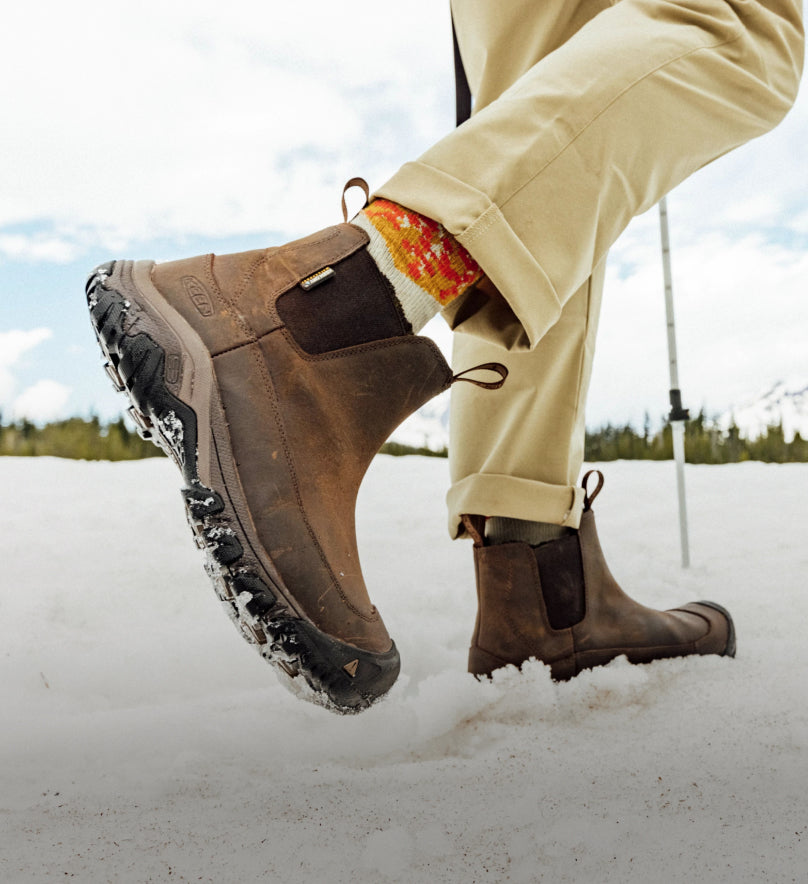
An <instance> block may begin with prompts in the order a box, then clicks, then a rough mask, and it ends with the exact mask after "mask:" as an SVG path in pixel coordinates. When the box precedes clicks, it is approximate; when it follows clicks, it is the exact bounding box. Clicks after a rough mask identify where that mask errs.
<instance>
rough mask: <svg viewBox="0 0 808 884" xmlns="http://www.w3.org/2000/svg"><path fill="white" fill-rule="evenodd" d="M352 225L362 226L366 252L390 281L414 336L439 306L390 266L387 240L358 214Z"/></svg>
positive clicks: (393, 266) (390, 260) (438, 309)
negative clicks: (368, 239)
mask: <svg viewBox="0 0 808 884" xmlns="http://www.w3.org/2000/svg"><path fill="white" fill-rule="evenodd" d="M351 224H355V225H356V226H357V227H361V228H362V230H364V231H365V233H367V235H368V236H369V237H370V243H369V244H368V252H369V253H370V257H371V258H373V260H374V261H375V263H376V266H377V267H378V268H379V270H381V272H382V273H383V274H384V275H385V276H386V277H387V278H388V279H389V280H390V283H391V284H392V286H393V289H394V290H395V293H396V297H397V298H398V300H399V303H400V304H401V309H402V310H403V311H404V315H405V316H406V317H407V321H408V322H409V323H410V325H411V326H412V330H413V332H414V333H415V334H417V333H418V332H419V331H420V330H421V329H422V328H423V327H424V326H425V325H426V324H427V322H429V320H430V319H432V317H433V316H435V315H436V314H437V313H439V312H440V304H439V303H438V302H437V301H436V300H435V299H434V298H433V297H432V295H430V294H429V293H428V292H425V291H424V290H423V289H422V288H421V287H420V286H419V285H418V284H417V283H415V282H413V280H411V279H410V278H409V277H408V276H405V275H404V274H403V273H401V271H400V270H398V268H397V267H396V265H395V264H394V263H393V256H392V255H391V254H390V250H389V249H388V248H387V241H386V240H385V238H384V237H383V236H382V235H381V234H380V233H379V231H378V230H377V229H376V228H375V227H374V225H373V222H372V221H369V220H368V219H367V218H366V217H365V216H364V215H363V214H362V213H361V212H360V213H359V214H358V215H357V216H356V218H354V219H352V221H351Z"/></svg>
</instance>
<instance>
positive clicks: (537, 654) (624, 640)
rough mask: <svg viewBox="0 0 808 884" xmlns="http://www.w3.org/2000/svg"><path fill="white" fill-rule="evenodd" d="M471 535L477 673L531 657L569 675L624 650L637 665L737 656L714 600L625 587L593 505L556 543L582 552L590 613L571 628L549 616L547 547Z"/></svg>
mask: <svg viewBox="0 0 808 884" xmlns="http://www.w3.org/2000/svg"><path fill="white" fill-rule="evenodd" d="M467 526H468V522H467ZM469 533H472V532H469ZM472 537H474V539H475V547H474V558H475V567H476V574H477V596H478V603H479V604H478V613H477V623H476V626H475V630H474V635H473V637H472V642H471V649H470V651H469V671H470V672H472V673H473V674H475V675H478V676H483V675H490V674H491V673H492V672H493V671H494V670H495V669H498V668H500V667H502V666H507V665H511V664H512V665H515V666H517V667H518V666H521V665H522V663H524V662H525V661H526V660H528V659H530V658H535V659H537V660H540V661H541V662H543V663H545V664H547V665H548V666H549V667H550V671H551V674H552V677H553V678H554V679H557V680H564V679H568V678H571V677H573V676H575V675H577V674H578V673H579V672H581V671H582V670H584V669H589V668H591V667H593V666H600V665H603V664H605V663H608V662H609V661H610V660H613V659H614V658H615V657H619V656H622V655H625V656H626V657H627V658H628V659H629V660H630V661H631V662H632V663H648V662H651V661H652V660H658V659H662V658H665V657H683V656H687V655H690V654H718V655H734V651H735V648H734V631H733V628H732V622H731V620H730V619H729V618H728V615H726V616H725V614H724V613H723V612H722V610H718V609H716V608H713V607H710V604H711V603H710V604H707V603H696V602H694V603H691V604H687V605H684V606H682V607H680V608H675V609H673V610H670V611H657V610H654V609H652V608H647V607H645V606H644V605H641V604H639V603H638V602H636V601H634V600H633V599H632V598H630V597H629V596H628V595H626V594H625V593H624V592H623V590H622V589H621V588H620V586H619V585H618V583H617V581H616V580H615V579H614V577H613V576H612V574H611V572H610V571H609V567H608V565H607V564H606V560H605V558H604V555H603V551H602V549H601V546H600V541H599V539H598V534H597V529H596V527H595V514H594V513H593V512H592V510H591V509H589V508H588V509H586V511H585V512H584V513H583V516H582V520H581V526H580V530H579V531H578V533H577V535H576V536H575V537H574V538H566V539H564V540H563V541H555V542H554V543H563V544H564V547H565V554H566V555H569V556H577V555H580V559H581V563H582V565H583V568H582V573H583V585H582V586H581V587H580V593H581V594H582V596H583V602H584V615H583V617H582V618H581V619H580V620H578V622H576V623H574V624H573V625H571V626H568V627H567V628H564V629H553V628H552V626H551V625H550V620H549V618H548V615H547V605H546V603H545V595H546V594H547V593H548V592H551V591H552V590H551V588H550V587H549V586H545V587H542V581H541V577H540V562H541V552H542V547H539V548H538V549H535V550H534V549H533V548H532V547H531V546H529V545H528V544H526V543H503V544H499V545H495V546H485V545H484V541H483V539H482V535H481V532H479V531H477V532H474V533H472ZM569 540H576V541H577V542H574V543H570V542H568V541H569ZM549 545H550V544H548V546H549ZM571 570H572V569H571ZM541 573H544V574H545V581H546V583H548V584H549V583H550V582H551V578H552V575H551V574H548V573H547V571H546V570H545V569H544V568H542V569H541Z"/></svg>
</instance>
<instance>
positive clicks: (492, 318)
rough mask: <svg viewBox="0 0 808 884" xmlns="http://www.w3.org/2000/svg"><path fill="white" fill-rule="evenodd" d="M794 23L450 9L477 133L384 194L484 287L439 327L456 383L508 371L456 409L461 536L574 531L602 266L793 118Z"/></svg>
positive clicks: (662, 10)
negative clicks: (650, 212) (533, 524)
mask: <svg viewBox="0 0 808 884" xmlns="http://www.w3.org/2000/svg"><path fill="white" fill-rule="evenodd" d="M801 6H802V4H801V2H800V0H760V2H758V0H619V2H617V3H615V4H614V5H610V4H609V3H608V2H604V0H577V2H576V0H452V9H453V13H454V17H455V24H456V27H457V33H458V40H459V43H460V47H461V53H462V55H463V60H464V64H465V66H466V71H467V74H468V77H469V82H470V84H471V89H472V92H473V94H474V95H475V114H474V116H473V117H472V119H471V120H469V122H467V123H466V124H465V125H463V126H461V127H460V128H459V129H457V130H455V131H454V132H452V133H450V134H449V135H448V136H447V137H445V138H444V139H442V140H441V141H440V142H438V143H437V144H436V145H435V146H434V147H432V148H431V149H430V150H428V151H427V152H426V153H425V154H424V155H423V156H422V157H421V158H420V159H419V160H418V161H416V162H412V163H407V164H406V165H404V166H403V167H402V168H401V169H400V170H399V171H398V172H397V173H396V174H395V175H394V176H393V178H392V179H391V180H390V181H388V182H387V183H386V184H385V185H384V186H383V187H382V188H380V189H379V191H378V193H377V195H378V196H383V197H385V198H387V199H390V200H393V201H395V202H398V203H401V204H403V205H405V206H407V207H408V208H411V209H414V210H415V211H417V212H421V213H422V214H424V215H427V216H429V217H431V218H434V219H436V220H438V221H440V222H441V223H442V224H443V225H444V226H445V227H446V228H447V229H448V230H449V231H450V232H451V233H452V234H454V235H455V236H456V237H457V238H458V239H459V240H460V242H461V243H462V244H463V245H464V246H465V247H466V248H467V249H468V250H469V252H470V253H471V254H472V255H473V256H474V258H475V259H476V260H477V261H478V262H479V264H480V265H481V267H482V268H483V270H484V271H485V274H486V276H487V278H488V280H489V281H490V283H491V289H492V292H489V295H484V294H483V293H482V292H481V291H479V290H471V291H470V292H468V293H467V294H466V295H464V296H462V297H461V298H459V299H458V300H457V301H455V302H454V303H453V304H451V305H450V306H449V307H448V308H447V309H446V310H445V311H444V313H445V316H446V318H447V320H448V321H449V323H450V325H451V326H452V327H453V328H455V329H456V330H457V331H458V332H468V334H459V335H456V336H455V364H456V365H457V366H459V367H463V368H466V367H468V366H470V365H474V364H477V363H481V362H488V361H492V360H496V361H501V362H505V363H506V364H507V365H508V367H509V369H510V370H511V374H510V377H509V378H508V381H507V382H506V384H505V386H504V387H503V389H502V390H500V391H499V392H497V393H491V392H486V391H480V390H477V389H475V388H473V387H471V386H470V385H467V384H462V385H457V387H456V388H455V391H454V393H453V401H452V426H451V446H450V462H451V473H452V487H451V489H450V491H449V495H448V505H449V527H450V531H451V533H452V535H453V536H458V535H459V534H460V533H461V531H462V528H461V525H460V515H461V514H462V513H477V514H482V515H488V516H490V515H500V516H511V517H515V518H521V519H531V520H538V521H545V522H554V523H557V524H564V525H568V526H571V527H577V526H578V522H579V518H580V512H581V506H582V499H581V498H582V495H581V493H580V491H579V490H576V488H575V482H576V480H577V476H578V472H579V470H580V467H581V463H582V459H583V437H584V404H585V399H586V391H587V387H588V383H589V376H590V371H591V365H592V355H593V351H594V344H595V335H596V330H597V321H598V314H599V307H600V300H601V292H602V287H603V265H604V261H605V258H606V254H607V251H608V249H609V247H610V246H611V245H612V243H613V242H614V241H615V240H616V239H617V237H618V236H619V234H620V233H621V232H622V230H623V229H624V228H625V227H626V225H627V224H628V222H629V221H630V220H631V218H632V217H634V216H635V215H637V214H638V213H640V212H643V211H645V210H646V209H648V208H650V207H651V206H653V205H654V203H656V202H657V201H658V200H659V199H660V198H661V197H662V196H663V195H664V194H665V193H667V192H668V191H669V190H670V189H671V188H672V187H674V186H675V185H676V184H678V183H679V182H681V181H682V180H683V179H685V178H686V177H687V176H688V175H690V174H691V173H692V172H694V171H695V170H697V169H699V168H700V167H701V166H703V165H705V164H706V163H709V162H710V161H711V160H714V159H715V158H716V157H719V156H720V155H721V154H723V153H726V152H727V151H728V150H730V149H732V148H733V147H736V146H738V145H740V144H743V143H744V142H746V141H748V140H749V139H750V138H753V137H755V136H757V135H761V134H763V133H764V132H766V131H768V130H769V129H771V128H772V127H773V126H774V125H775V124H776V123H777V122H779V120H780V119H782V117H783V116H784V115H785V113H786V112H787V110H788V109H789V108H790V106H791V104H792V103H793V101H794V98H795V96H796V93H797V86H798V83H799V77H800V73H801V69H802V53H803V40H802V28H801V21H800V19H801ZM492 295H493V296H492ZM503 348H506V349H503Z"/></svg>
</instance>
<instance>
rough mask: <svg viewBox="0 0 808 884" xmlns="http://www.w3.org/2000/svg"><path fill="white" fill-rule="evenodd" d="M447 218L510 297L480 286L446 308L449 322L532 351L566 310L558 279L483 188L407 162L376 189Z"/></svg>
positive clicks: (448, 226)
mask: <svg viewBox="0 0 808 884" xmlns="http://www.w3.org/2000/svg"><path fill="white" fill-rule="evenodd" d="M374 197H382V198H384V199H387V200H391V201H392V202H395V203H398V204H399V205H402V206H405V207H406V208H408V209H410V210H412V211H414V212H418V213H419V214H421V215H426V216H427V217H428V218H432V219H433V220H435V221H438V222H440V223H441V224H442V225H443V226H444V227H445V228H446V229H447V230H448V231H449V233H451V234H452V235H453V236H454V237H455V238H456V239H457V240H458V242H460V244H461V245H462V246H463V247H464V248H465V249H467V250H468V252H469V253H470V254H471V256H472V257H473V258H474V260H475V261H476V262H477V263H478V264H479V265H480V267H481V268H482V269H483V272H484V273H485V275H486V276H487V277H488V279H489V280H490V281H491V282H492V283H493V284H494V286H495V287H496V288H497V289H498V290H499V292H500V294H501V295H502V296H503V298H504V301H501V300H500V299H498V298H488V297H481V296H480V294H479V293H478V292H476V291H475V290H474V289H473V288H472V289H470V290H468V291H467V292H466V293H465V294H463V295H461V296H460V297H459V298H457V299H456V300H454V301H453V302H452V303H451V304H449V306H448V307H446V308H445V309H444V311H443V316H444V318H445V319H446V321H447V322H448V323H449V326H450V327H451V328H452V329H454V330H456V331H459V332H466V333H468V334H473V335H477V336H478V337H481V338H485V339H486V340H489V341H492V342H493V343H496V344H499V345H500V346H502V347H506V348H507V349H511V350H526V349H527V350H532V349H533V348H534V347H535V346H536V344H537V343H538V342H539V341H540V340H541V339H542V337H544V335H545V334H546V332H547V331H548V329H550V328H551V327H552V326H553V325H555V323H556V322H557V320H558V317H559V316H560V315H561V304H560V302H559V299H558V295H557V293H556V290H555V288H554V286H553V284H552V283H551V282H550V279H549V278H548V276H547V274H546V273H545V272H544V270H543V269H542V267H541V265H540V264H539V263H538V262H537V261H536V259H535V258H534V257H533V255H531V254H530V252H529V251H528V250H527V248H526V247H525V245H524V243H523V242H522V240H521V239H520V238H519V237H518V236H517V234H516V233H515V231H514V230H513V228H512V227H511V226H510V224H509V223H508V221H507V220H506V218H505V216H504V215H503V214H502V212H501V211H500V209H499V207H498V206H497V205H495V204H494V203H493V202H491V200H490V199H489V198H488V196H486V194H484V193H483V192H482V191H479V190H477V189H476V188H474V187H471V186H469V185H468V184H465V183H464V182H463V181H460V180H459V179H457V178H455V177H454V176H453V175H449V174H447V173H446V172H442V171H441V170H440V169H437V168H435V167H433V166H429V165H427V164H426V163H422V162H412V163H406V164H405V165H404V166H402V167H401V169H399V171H398V172H397V173H396V174H395V175H394V176H393V177H392V178H391V179H390V180H389V181H388V182H387V183H386V184H385V185H384V186H383V187H381V188H380V189H379V190H378V191H377V192H376V193H375V194H374Z"/></svg>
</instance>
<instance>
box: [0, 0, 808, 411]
mask: <svg viewBox="0 0 808 884" xmlns="http://www.w3.org/2000/svg"><path fill="white" fill-rule="evenodd" d="M130 9H131V10H132V11H131V12H129V11H128V10H130ZM135 9H136V10H137V11H136V12H135V11H134V10H135ZM189 10H192V11H191V12H189ZM33 34H36V37H35V38H33V37H32V36H31V35H33ZM0 75H2V77H3V82H4V83H6V84H12V85H13V88H5V89H4V90H3V91H2V94H0V119H2V120H3V126H2V134H1V135H0V139H2V140H1V141H0V143H1V144H2V153H3V156H4V162H3V163H2V164H0V409H2V411H3V414H4V415H5V416H12V415H15V416H21V415H22V414H27V415H28V416H29V417H32V418H33V419H37V420H44V419H48V418H53V417H59V416H66V415H69V414H89V413H90V412H91V411H96V412H98V413H100V414H101V415H102V417H105V418H109V417H114V416H116V415H117V414H118V413H119V411H120V410H121V408H122V405H123V400H122V399H120V398H119V397H117V396H115V395H113V393H112V391H111V388H110V387H109V385H108V383H107V382H106V379H105V377H104V376H103V373H102V372H101V371H100V370H99V361H98V356H97V353H96V351H95V348H94V343H93V340H92V335H91V332H90V330H89V323H88V322H87V318H86V315H85V310H84V303H83V298H82V290H83V285H84V279H85V277H86V275H87V273H88V272H89V270H91V269H92V267H93V266H94V265H95V264H96V263H99V262H101V261H104V260H108V259H109V258H111V257H133V258H143V257H150V258H154V259H158V260H159V259H165V258H173V257H181V256H185V255H190V254H196V253H200V252H207V251H219V252H222V251H235V250H241V249H248V248H256V247H259V246H262V245H270V244H277V243H279V242H283V241H285V240H288V239H290V238H292V237H295V236H299V235H304V234H306V233H308V232H311V231H313V230H316V229H319V228H320V227H323V226H325V225H327V224H331V223H334V222H336V221H338V220H341V216H340V211H339V198H340V193H341V189H342V184H343V182H344V181H345V180H347V179H348V178H350V177H352V176H354V175H357V174H361V175H363V176H364V177H366V178H367V179H368V180H369V181H370V182H371V184H372V185H374V184H376V185H377V184H380V183H381V182H382V181H384V180H385V178H386V177H388V176H389V175H390V174H391V173H392V172H393V171H394V170H395V169H396V168H397V166H398V165H399V164H400V163H402V162H404V161H406V160H407V159H411V158H413V157H415V156H417V155H418V154H419V153H420V152H421V151H422V150H423V149H425V148H426V147H427V146H428V145H429V144H430V143H432V142H433V141H435V140H437V139H438V138H439V137H440V136H441V134H443V133H444V132H445V131H446V130H447V129H448V128H450V127H451V125H452V123H453V81H452V68H451V36H450V30H449V20H448V13H447V10H446V8H445V7H444V4H443V3H436V2H435V0H410V2H408V4H407V6H406V14H405V15H402V13H401V7H397V8H396V13H395V15H394V14H393V12H392V10H391V7H390V6H388V5H386V4H378V3H371V2H367V0H359V2H355V3H352V4H351V5H350V6H349V7H346V6H344V5H342V4H329V3H324V2H320V0H317V2H315V0H301V2H298V3H296V4H293V5H289V4H284V6H283V8H282V9H277V8H274V7H273V8H271V9H270V7H269V6H268V5H267V4H266V3H260V4H259V3H254V2H246V0H234V2H230V3H228V4H221V3H213V2H207V0H201V2H198V3H195V4H193V6H190V5H189V4H184V3H179V2H177V0H164V2H160V3H157V2H152V0H147V2H143V3H139V4H137V5H136V6H135V5H134V4H131V5H129V4H127V5H125V8H123V9H121V8H119V5H118V4H108V3H100V2H88V0H76V2H73V3H70V4H61V3H56V2H46V3H44V4H31V5H30V7H25V8H22V5H21V4H17V5H15V7H14V8H13V11H11V12H7V13H5V15H4V27H3V29H2V32H1V33H0ZM806 135H808V99H806V97H805V95H804V94H802V95H801V96H800V99H799V100H798V103H797V106H796V107H795V109H794V111H793V112H792V114H791V115H790V117H789V118H788V119H787V120H786V122H785V123H784V124H783V125H782V126H781V127H780V128H778V129H777V130H776V131H775V132H774V133H772V134H771V135H768V136H765V137H764V138H762V139H759V140H758V141H756V142H753V143H752V144H750V145H748V146H746V147H744V148H742V149H741V150H739V151H737V152H736V153H735V154H733V155H731V156H729V157H726V158H724V159H722V160H721V161H719V162H718V163H716V164H714V165H712V166H710V167H709V168H708V169H706V170H703V171H702V172H700V173H698V174H697V175H696V176H695V177H694V178H693V179H691V180H690V181H689V182H686V183H685V184H684V185H683V186H682V187H680V188H679V189H677V190H676V191H675V192H674V193H673V194H672V195H671V196H670V198H669V210H670V216H671V229H672V237H673V262H674V287H675V293H676V300H677V320H678V324H679V345H680V361H681V366H680V370H681V381H682V389H683V391H684V394H685V398H686V402H687V404H689V405H690V406H691V407H693V408H698V407H700V406H701V405H703V404H704V405H706V406H707V407H708V408H709V409H710V410H714V411H718V410H721V409H723V408H725V407H727V406H728V405H730V404H732V403H739V402H741V401H742V400H743V399H744V398H746V397H747V396H749V395H752V394H754V393H755V392H756V391H758V390H760V389H762V388H765V387H766V386H769V385H771V384H773V383H774V382H775V381H776V380H778V379H782V378H796V379H798V380H799V379H803V380H804V381H805V382H807V383H808V356H806V346H805V340H806V337H808V298H806V293H807V292H806V287H807V284H806V280H808V248H806V246H808V170H806V166H805V163H804V154H805V144H806V142H807V141H808V139H806ZM429 330H430V332H431V333H433V334H434V335H435V336H436V337H437V338H438V340H439V342H440V343H441V344H442V345H444V346H446V347H448V342H449V337H450V336H449V334H448V332H447V331H446V330H445V328H444V327H442V326H441V325H440V321H438V322H437V323H435V324H433V325H431V326H430V328H429ZM667 387H668V380H667V356H666V352H665V317H664V307H663V300H662V271H661V265H660V258H659V241H658V222H657V216H656V213H655V211H652V212H650V213H647V214H646V215H645V216H642V217H641V218H639V219H637V220H636V221H635V222H634V223H633V224H632V225H631V226H630V227H629V229H628V230H627V231H626V233H625V234H624V236H623V237H622V238H621V240H620V241H619V242H618V243H617V244H616V246H615V248H614V250H613V252H612V255H611V258H610V264H609V270H608V281H607V289H606V295H605V303H604V309H603V316H602V321H601V334H600V341H599V348H598V354H597V357H596V363H595V374H594V377H593V382H592V390H591V394H590V405H589V422H590V424H591V425H597V424H599V423H601V422H603V421H605V420H609V419H610V420H612V421H622V420H629V419H631V420H634V421H635V422H638V423H639V422H641V420H642V415H643V412H644V411H645V410H648V411H650V413H651V414H652V415H653V416H657V415H660V414H662V413H663V412H665V410H666V408H667Z"/></svg>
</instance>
